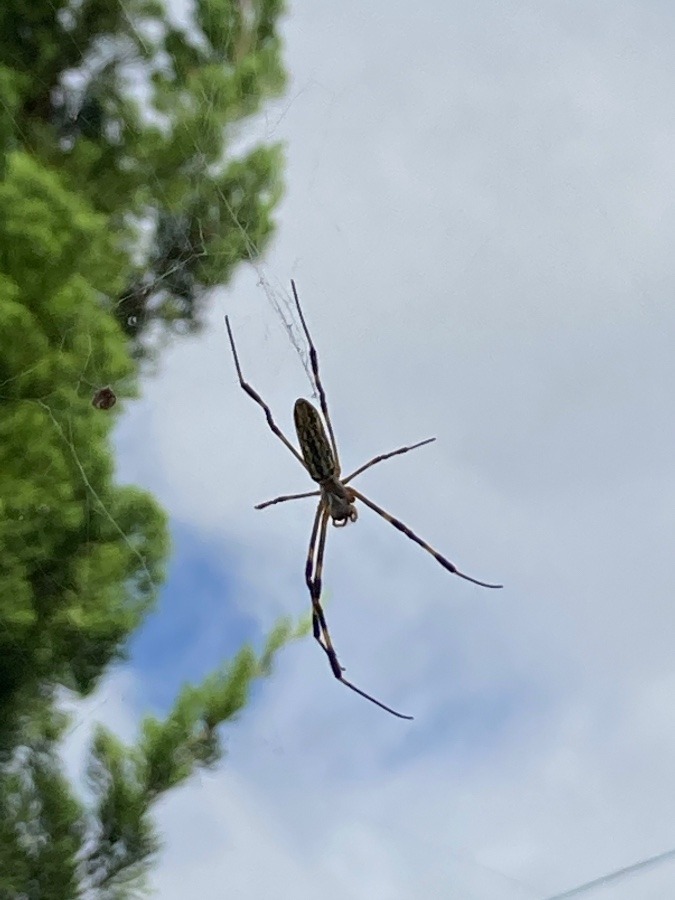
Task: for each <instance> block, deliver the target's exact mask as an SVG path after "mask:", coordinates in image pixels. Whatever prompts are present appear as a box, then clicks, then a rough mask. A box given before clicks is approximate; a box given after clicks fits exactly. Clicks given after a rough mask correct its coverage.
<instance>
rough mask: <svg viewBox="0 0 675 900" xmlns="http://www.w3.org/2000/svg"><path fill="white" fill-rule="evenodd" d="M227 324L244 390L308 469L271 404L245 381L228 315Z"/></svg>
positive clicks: (275, 431)
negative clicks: (283, 429) (270, 406)
mask: <svg viewBox="0 0 675 900" xmlns="http://www.w3.org/2000/svg"><path fill="white" fill-rule="evenodd" d="M225 325H226V326H227V333H228V335H229V337H230V346H231V347H232V356H233V357H234V364H235V366H236V369H237V377H238V378H239V384H240V386H241V387H242V389H243V390H244V391H246V393H247V394H248V395H249V397H250V398H251V399H252V400H255V402H256V403H257V404H258V406H261V407H262V409H263V411H264V413H265V418H266V419H267V424H268V425H269V427H270V428H271V429H272V431H273V432H274V434H276V436H277V437H278V438H279V440H281V441H283V442H284V444H286V446H287V447H288V449H289V450H290V451H291V453H292V454H293V456H294V457H295V458H296V459H297V461H298V462H299V463H300V465H301V466H302V468H303V469H307V466H306V465H305V462H304V460H303V458H302V457H301V456H300V454H299V453H298V451H297V450H296V449H295V447H294V446H293V444H291V442H290V441H289V440H288V438H287V437H286V435H285V434H284V433H283V431H282V430H281V428H279V426H278V425H277V423H276V422H275V421H274V418H273V416H272V410H271V409H270V408H269V406H268V405H267V404H266V403H265V401H264V400H263V398H262V397H261V396H260V394H258V393H257V391H254V390H253V388H252V387H251V385H250V384H248V383H247V382H245V381H244V377H243V375H242V374H241V366H240V365H239V357H238V356H237V348H236V347H235V345H234V338H233V336H232V329H231V328H230V320H229V319H228V317H227V316H225Z"/></svg>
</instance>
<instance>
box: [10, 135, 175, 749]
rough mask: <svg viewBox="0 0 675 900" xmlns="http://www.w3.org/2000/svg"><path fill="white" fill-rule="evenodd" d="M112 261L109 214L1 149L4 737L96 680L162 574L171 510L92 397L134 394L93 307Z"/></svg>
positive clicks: (116, 333) (109, 323)
mask: <svg viewBox="0 0 675 900" xmlns="http://www.w3.org/2000/svg"><path fill="white" fill-rule="evenodd" d="M121 263H122V259H121V258H120V255H119V253H118V252H117V251H116V249H115V245H114V242H113V239H112V238H111V236H110V235H109V233H108V231H107V229H106V227H105V218H104V217H103V216H101V215H100V214H97V213H94V212H93V211H92V210H91V209H90V208H89V207H88V205H87V204H86V202H84V201H83V200H82V199H81V198H78V197H77V196H76V195H74V194H72V193H71V192H69V191H67V190H66V188H65V187H64V185H63V183H62V180H61V179H60V178H59V176H58V175H57V174H55V173H53V172H49V171H47V170H45V169H44V168H43V167H42V166H41V165H40V164H39V163H38V162H37V161H36V160H34V159H32V158H30V157H28V156H27V155H25V154H23V153H19V152H16V153H13V154H11V155H10V157H9V159H8V160H7V164H6V171H5V179H4V181H3V182H2V183H0V333H2V334H5V335H11V336H12V340H11V341H7V342H6V347H5V348H4V350H3V354H2V356H1V357H0V626H1V627H0V747H2V746H3V744H4V741H3V737H5V738H7V737H8V735H9V734H11V726H12V723H15V722H16V714H17V712H18V711H19V710H21V709H23V708H25V706H26V704H28V705H30V704H31V702H32V701H31V698H34V697H36V696H37V694H38V688H39V687H40V686H42V685H44V684H45V682H50V683H54V684H56V683H58V684H64V685H67V686H69V687H72V688H73V689H75V690H78V691H83V692H86V691H89V690H91V689H92V688H93V687H94V685H95V683H96V680H97V679H98V677H99V676H100V675H101V673H102V672H103V671H104V669H105V667H106V666H107V665H108V664H109V663H110V662H111V661H112V660H113V659H115V658H118V657H119V656H120V654H121V653H122V648H123V645H124V642H125V641H126V639H127V636H128V635H129V633H130V632H131V631H132V630H133V629H134V628H136V627H137V626H138V624H139V623H140V622H141V620H142V618H143V616H144V615H145V614H146V613H147V611H148V609H149V608H150V607H151V605H152V602H153V600H154V598H155V595H156V585H157V584H158V583H159V581H160V580H161V578H162V572H163V560H164V558H165V557H166V553H167V549H168V545H167V534H166V522H165V516H164V514H163V513H162V512H161V510H160V509H159V507H158V506H157V504H156V503H155V502H154V501H153V500H152V499H151V498H150V497H149V495H147V494H145V493H144V492H142V491H139V490H137V489H135V488H132V487H120V486H118V485H115V484H114V482H113V475H114V469H113V461H112V459H111V456H110V451H109V449H108V445H109V438H110V431H111V428H112V426H113V423H114V420H115V416H114V413H113V412H111V413H106V414H102V413H101V411H99V410H96V409H94V408H93V407H92V405H91V397H92V394H93V390H94V388H95V387H99V386H100V385H101V383H105V382H107V381H114V382H115V384H116V386H118V391H119V393H120V395H121V396H123V395H124V393H126V394H127V395H129V394H130V393H132V392H133V390H134V381H133V374H134V366H133V363H132V362H131V361H130V359H129V355H128V353H127V351H126V347H125V343H126V342H125V338H124V335H123V334H122V332H121V331H120V329H119V327H118V326H117V325H116V323H115V321H114V319H113V318H112V317H111V316H110V315H108V314H107V313H106V312H105V311H104V310H102V309H101V305H100V291H101V289H102V287H103V286H105V285H110V284H111V283H114V281H115V279H117V280H118V281H119V280H120V278H121V276H122V275H123V268H121ZM8 729H9V731H8ZM3 732H4V734H3ZM9 743H10V745H11V739H9Z"/></svg>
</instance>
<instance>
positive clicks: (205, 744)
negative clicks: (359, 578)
mask: <svg viewBox="0 0 675 900" xmlns="http://www.w3.org/2000/svg"><path fill="white" fill-rule="evenodd" d="M308 626H309V623H308V622H307V623H305V624H303V625H302V626H300V627H296V628H293V627H292V626H291V625H290V624H289V623H288V622H287V621H282V622H280V623H279V624H278V625H277V627H276V628H275V629H273V631H272V633H271V634H270V636H269V638H268V639H267V643H266V646H265V648H264V650H263V652H262V653H261V654H260V655H256V653H255V652H254V651H253V650H252V649H251V648H250V647H244V648H243V649H242V650H241V651H240V652H239V653H238V654H237V656H236V657H235V659H234V660H233V661H232V662H231V663H230V664H228V665H226V666H223V667H222V668H221V669H219V670H218V671H216V672H214V673H213V674H212V675H211V676H210V677H208V678H207V679H206V680H205V681H204V682H203V683H202V684H201V685H199V686H196V687H195V686H192V685H188V686H186V687H184V688H183V690H182V691H181V693H180V695H179V697H178V699H177V700H176V702H175V704H174V707H173V709H172V711H171V712H170V713H169V715H168V716H167V717H166V719H165V720H164V721H160V720H159V719H157V718H154V717H152V716H148V717H146V718H145V719H144V721H143V722H142V725H141V729H140V736H139V738H138V740H137V742H136V743H135V744H134V745H132V746H126V745H125V744H123V743H122V742H121V741H120V740H118V739H117V738H116V737H115V735H113V734H112V733H111V732H110V731H108V730H107V729H105V728H103V727H99V728H98V729H97V731H96V734H95V737H94V741H93V746H92V749H91V752H90V756H89V766H88V769H89V771H88V780H89V793H90V795H91V798H92V799H91V800H90V801H89V802H88V803H85V802H84V801H83V800H81V799H79V798H78V797H77V796H76V795H75V794H74V792H73V790H72V788H71V786H70V785H69V784H68V782H67V780H66V779H65V778H64V776H63V774H62V770H61V761H60V758H59V754H58V741H59V738H60V737H61V736H62V735H63V732H64V728H65V725H66V721H65V718H64V717H63V716H62V715H61V716H59V715H58V714H55V713H54V712H53V710H45V711H43V715H42V721H38V720H36V719H35V718H33V719H32V720H31V722H30V724H27V725H26V728H25V731H24V735H23V741H22V747H21V749H20V750H19V751H18V752H17V753H16V754H15V757H14V759H13V760H12V761H11V762H9V763H6V764H5V765H4V767H3V771H2V773H1V774H2V777H0V900H4V898H8V900H9V898H12V900H18V898H22V900H23V898H25V900H73V898H75V897H87V898H91V900H94V898H95V900H124V898H131V897H137V896H140V894H141V893H142V892H143V888H144V885H145V878H146V875H147V873H148V871H149V868H150V866H151V864H152V862H153V859H154V856H155V854H156V852H157V850H158V847H159V840H158V836H157V833H156V831H155V828H154V826H153V822H152V809H153V806H154V804H155V803H156V802H157V800H158V799H159V798H160V797H161V796H163V795H164V794H166V793H167V792H168V791H170V790H172V789H174V788H176V787H178V786H179V785H181V784H183V783H184V782H185V781H186V780H187V778H189V777H190V775H191V774H192V773H193V772H194V770H195V769H196V768H198V767H199V768H210V767H213V766H214V765H215V764H216V762H217V761H218V760H219V759H221V758H222V754H223V750H222V745H221V742H220V740H219V737H218V732H217V728H218V726H219V725H221V724H222V723H224V722H231V721H233V720H234V719H235V718H236V716H237V714H238V713H239V712H240V710H241V709H242V708H243V707H244V706H245V705H246V703H247V700H248V696H249V693H250V689H251V685H252V683H253V681H254V680H255V679H257V678H261V677H266V676H267V675H268V674H269V673H270V670H271V666H272V662H273V660H274V657H275V655H276V653H277V651H278V650H279V649H280V648H281V647H282V646H284V645H285V644H286V643H287V642H288V641H289V640H293V639H295V638H298V637H301V636H304V635H305V634H306V633H307V630H308Z"/></svg>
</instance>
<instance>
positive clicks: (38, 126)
mask: <svg viewBox="0 0 675 900" xmlns="http://www.w3.org/2000/svg"><path fill="white" fill-rule="evenodd" d="M28 9H30V11H28ZM282 11H283V5H282V4H281V3H280V2H278V0H251V2H249V3H241V2H240V0H198V2H196V3H195V6H194V19H193V22H192V27H191V28H190V30H188V31H186V30H184V29H183V28H180V27H177V26H176V25H175V24H173V23H172V22H171V21H170V19H169V18H168V16H167V13H166V10H165V8H164V5H163V4H162V3H159V2H148V0H127V2H125V3H124V4H122V3H109V2H107V0H82V2H78V3H72V2H66V0H59V2H56V3H54V2H53V0H35V2H34V3H32V4H30V7H29V8H28V7H26V5H25V4H24V3H20V2H18V0H8V2H7V3H5V4H4V5H3V6H2V7H0V89H3V88H5V90H3V91H2V95H3V103H4V109H2V110H0V140H3V142H4V143H5V144H6V145H9V146H21V147H24V148H26V149H29V150H30V152H31V153H32V154H34V155H37V156H39V158H41V159H42V160H43V162H45V163H47V164H48V165H49V166H50V167H52V168H54V169H57V170H59V171H60V172H61V174H62V176H63V178H64V179H65V183H66V184H68V185H69V186H70V187H71V188H72V189H73V190H74V191H77V192H79V193H84V194H85V195H86V197H87V198H88V200H89V204H90V207H91V209H92V210H95V211H97V212H100V213H103V214H104V215H106V216H107V217H108V218H109V222H110V224H111V225H113V227H114V228H115V229H116V231H117V234H118V240H119V242H120V248H121V249H122V250H123V251H124V253H125V255H126V257H127V258H128V260H129V261H130V262H131V263H132V264H133V265H132V266H131V267H127V268H126V275H127V278H126V281H125V283H124V284H121V285H114V287H115V289H114V290H112V289H111V287H110V286H109V287H108V288H107V290H106V291H104V293H105V294H106V295H107V297H108V302H109V308H110V310H111V311H112V313H113V314H114V315H115V316H116V318H117V319H118V321H119V323H120V325H121V326H122V328H123V330H124V331H125V333H126V334H127V336H129V337H130V338H132V340H133V341H134V343H135V350H136V355H138V356H143V355H147V354H148V353H149V352H150V344H149V340H150V339H149V331H150V328H151V326H153V325H154V326H157V325H159V326H160V330H162V329H163V330H164V332H165V333H166V334H171V333H173V332H176V331H179V332H184V331H186V330H188V331H194V330H196V329H198V328H199V327H200V323H201V320H202V314H203V306H204V302H205V296H206V292H207V291H208V289H209V288H211V287H213V286H214V285H217V284H224V283H227V282H228V281H229V279H230V277H231V276H232V273H233V271H234V269H235V267H236V265H237V264H238V263H239V262H241V261H242V260H248V259H255V258H256V257H257V256H258V255H259V254H260V253H261V252H262V250H263V249H264V248H265V247H266V245H267V244H268V242H269V239H270V237H271V235H272V231H273V218H272V217H273V211H274V208H275V206H276V204H277V203H278V201H279V198H280V196H281V181H280V171H281V164H282V159H281V150H280V147H279V146H278V145H269V146H258V147H254V148H253V149H251V150H248V151H247V152H245V153H240V154H238V155H236V154H233V152H232V151H231V149H230V145H231V144H232V143H233V142H234V141H235V140H237V139H238V138H239V136H240V129H241V123H242V121H244V120H245V119H247V118H249V117H251V116H252V115H254V114H255V113H257V112H258V111H259V110H260V108H261V105H262V104H263V102H264V101H265V100H267V99H269V98H271V97H274V96H276V95H278V94H279V93H280V92H281V91H282V90H283V88H284V85H285V73H284V70H283V67H282V64H281V42H280V38H279V36H278V32H277V23H278V20H279V17H280V16H281V13H282ZM3 61H5V63H6V65H8V66H11V68H8V69H7V70H6V71H5V70H3V69H2V68H1V64H2V62H3ZM75 74H77V78H74V77H73V76H74V75H75ZM73 85H76V87H74V86H73ZM117 281H118V280H117ZM153 334H157V327H155V328H154V329H153Z"/></svg>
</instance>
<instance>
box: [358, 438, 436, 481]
mask: <svg viewBox="0 0 675 900" xmlns="http://www.w3.org/2000/svg"><path fill="white" fill-rule="evenodd" d="M435 440H436V438H435V437H432V438H427V439H426V441H418V443H416V444H411V445H410V446H409V447H399V449H398V450H391V451H390V452H389V453H381V454H380V455H379V456H374V457H373V458H372V459H369V460H368V462H367V463H364V464H363V465H362V466H359V468H358V469H357V470H356V471H355V472H352V474H351V475H349V476H347V478H343V479H342V483H343V484H348V483H349V482H350V481H351V480H352V478H356V476H357V475H360V474H361V472H365V471H366V469H369V468H370V467H371V466H375V465H377V463H380V462H383V460H385V459H389V458H390V457H392V456H398V455H399V454H401V453H408V451H409V450H416V449H417V448H418V447H424V445H425V444H430V443H431V442H432V441H435Z"/></svg>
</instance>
